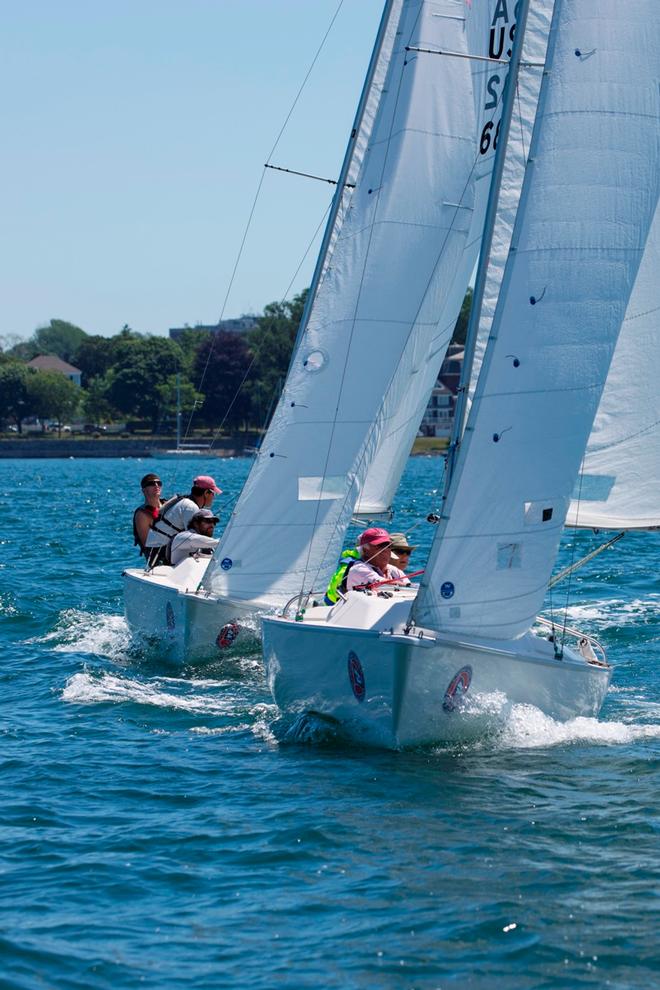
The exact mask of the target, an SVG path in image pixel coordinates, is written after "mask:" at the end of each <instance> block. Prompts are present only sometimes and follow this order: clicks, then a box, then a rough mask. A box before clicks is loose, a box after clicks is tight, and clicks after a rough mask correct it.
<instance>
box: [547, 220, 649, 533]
mask: <svg viewBox="0 0 660 990" xmlns="http://www.w3.org/2000/svg"><path fill="white" fill-rule="evenodd" d="M566 522H567V524H568V525H570V526H580V527H588V528H598V529H651V528H655V527H660V210H656V214H655V218H654V220H653V226H652V228H651V233H650V234H649V239H648V241H647V242H646V249H645V251H644V258H643V259H642V263H641V265H640V267H639V272H638V274H637V281H636V282H635V288H634V289H633V294H632V296H631V297H630V303H629V305H628V310H627V312H626V318H625V320H624V321H623V326H622V327H621V333H620V335H619V340H618V342H617V345H616V350H615V351H614V357H613V358H612V364H611V366H610V371H609V374H608V376H607V382H606V383H605V389H604V391H603V396H602V398H601V400H600V405H599V407H598V413H597V414H596V420H595V422H594V427H593V430H592V431H591V436H590V438H589V446H588V447H587V453H586V455H585V459H584V464H583V465H582V471H581V475H580V478H578V483H577V485H576V488H575V496H574V499H573V501H572V502H571V506H570V509H569V511H568V516H567V519H566Z"/></svg>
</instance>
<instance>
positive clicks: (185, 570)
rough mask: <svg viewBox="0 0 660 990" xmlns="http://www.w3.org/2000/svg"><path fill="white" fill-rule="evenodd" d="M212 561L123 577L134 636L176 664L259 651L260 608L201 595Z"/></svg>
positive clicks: (128, 573)
mask: <svg viewBox="0 0 660 990" xmlns="http://www.w3.org/2000/svg"><path fill="white" fill-rule="evenodd" d="M207 565H208V558H206V559H202V558H200V559H198V560H195V559H194V558H190V559H188V560H185V561H183V562H182V563H181V564H179V565H178V567H155V568H154V569H153V570H152V571H145V570H140V569H138V568H135V569H131V570H127V571H124V574H123V577H124V609H125V613H126V619H127V621H128V624H129V626H130V627H131V630H132V632H133V633H136V634H138V635H139V636H142V637H144V638H146V639H147V640H149V641H152V642H153V641H156V643H157V645H158V648H159V649H160V651H161V656H162V657H163V659H167V660H169V661H170V662H173V663H189V662H191V661H202V660H206V661H209V660H216V659H218V658H220V657H222V656H224V655H226V654H227V653H228V652H230V651H231V650H232V648H233V647H234V645H235V644H238V646H239V647H240V649H241V650H242V649H244V648H245V647H246V646H250V645H251V646H256V645H257V644H258V641H259V638H260V625H259V610H258V606H257V605H254V604H251V603H246V602H243V603H236V602H232V601H228V600H226V599H219V598H218V597H217V596H215V595H213V594H209V593H208V592H206V591H198V590H197V589H198V588H199V584H200V581H201V580H202V578H203V576H204V571H205V570H206V567H207Z"/></svg>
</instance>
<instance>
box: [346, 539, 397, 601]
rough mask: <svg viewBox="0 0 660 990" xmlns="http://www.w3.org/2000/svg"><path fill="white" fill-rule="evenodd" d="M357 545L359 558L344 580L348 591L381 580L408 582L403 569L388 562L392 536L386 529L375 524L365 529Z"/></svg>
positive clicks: (365, 586) (374, 583)
mask: <svg viewBox="0 0 660 990" xmlns="http://www.w3.org/2000/svg"><path fill="white" fill-rule="evenodd" d="M358 547H359V548H360V560H359V561H358V562H357V563H356V564H354V565H353V566H352V567H351V569H350V571H349V572H348V578H347V581H346V587H347V589H348V590H349V591H351V590H353V589H355V588H367V587H369V586H370V585H378V584H382V582H383V581H392V582H395V581H398V582H399V583H400V584H410V581H409V580H408V578H407V577H406V575H405V574H404V573H403V571H402V570H401V569H400V568H398V567H395V566H394V565H393V564H390V555H391V551H392V537H391V536H390V534H389V533H388V532H387V530H386V529H379V528H378V527H376V526H373V527H371V528H370V529H365V531H364V532H363V533H360V536H359V538H358Z"/></svg>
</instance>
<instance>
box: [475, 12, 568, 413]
mask: <svg viewBox="0 0 660 990" xmlns="http://www.w3.org/2000/svg"><path fill="white" fill-rule="evenodd" d="M554 4H555V0H535V2H534V3H532V4H530V8H529V13H528V15H527V27H526V30H525V37H524V38H523V46H522V53H521V67H520V73H519V75H518V85H517V89H516V101H515V109H514V113H513V115H512V118H511V128H510V131H509V140H508V141H507V145H506V155H505V160H504V169H503V172H502V183H501V186H500V191H499V197H498V203H497V220H496V222H495V227H494V229H493V240H492V244H491V249H490V255H489V260H488V272H487V276H486V285H485V289H484V297H483V302H482V306H481V312H480V314H479V332H478V335H477V339H476V345H475V351H474V361H473V364H472V375H471V378H470V383H469V390H470V395H472V394H473V393H474V387H475V385H476V382H477V378H478V376H479V370H480V368H481V362H482V360H483V355H484V351H485V349H486V341H487V340H488V335H489V333H490V328H491V324H492V322H493V315H494V313H495V306H496V305H497V299H498V296H499V292H500V286H501V284H502V276H503V275H504V266H505V264H506V260H507V257H508V255H509V246H510V244H511V234H512V233H513V225H514V222H515V219H516V212H517V210H518V202H519V200H520V190H521V188H522V183H523V179H524V176H525V168H526V165H527V156H528V154H529V149H530V145H531V141H532V128H533V126H534V120H535V117H536V107H537V104H538V99H539V90H540V88H541V79H542V78H543V72H542V70H543V66H544V65H545V57H546V52H547V47H548V35H549V32H550V22H551V19H552V11H553V8H554ZM497 23H499V22H498V21H496V22H495V23H494V24H493V29H492V30H493V33H494V37H493V39H492V41H491V52H493V53H495V52H496V51H498V50H499V47H500V42H499V40H498V39H499V35H498V33H497ZM501 76H502V70H501V68H500V67H499V66H494V67H493V68H492V70H491V78H490V80H489V84H488V90H489V92H491V93H492V94H493V97H492V98H493V99H494V98H495V94H497V95H498V97H499V99H500V102H501V97H502V82H501Z"/></svg>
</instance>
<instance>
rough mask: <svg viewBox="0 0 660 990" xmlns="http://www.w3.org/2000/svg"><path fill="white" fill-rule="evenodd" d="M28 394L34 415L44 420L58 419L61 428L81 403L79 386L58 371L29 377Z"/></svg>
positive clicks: (43, 372)
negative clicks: (63, 422)
mask: <svg viewBox="0 0 660 990" xmlns="http://www.w3.org/2000/svg"><path fill="white" fill-rule="evenodd" d="M27 392H28V397H29V404H30V406H31V408H32V410H33V411H34V413H35V414H36V415H37V416H40V417H41V418H42V419H56V420H57V422H58V423H59V424H60V427H61V424H62V421H63V420H65V419H70V418H71V416H73V414H74V412H75V411H76V409H77V408H78V404H79V402H80V389H79V388H78V386H77V385H74V383H73V382H72V381H71V379H70V378H67V377H66V375H62V374H60V372H58V371H39V372H37V373H36V374H34V375H29V376H28V380H27ZM60 433H61V429H60Z"/></svg>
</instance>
